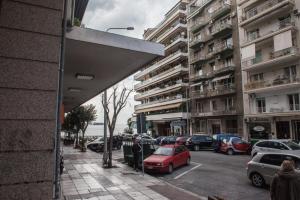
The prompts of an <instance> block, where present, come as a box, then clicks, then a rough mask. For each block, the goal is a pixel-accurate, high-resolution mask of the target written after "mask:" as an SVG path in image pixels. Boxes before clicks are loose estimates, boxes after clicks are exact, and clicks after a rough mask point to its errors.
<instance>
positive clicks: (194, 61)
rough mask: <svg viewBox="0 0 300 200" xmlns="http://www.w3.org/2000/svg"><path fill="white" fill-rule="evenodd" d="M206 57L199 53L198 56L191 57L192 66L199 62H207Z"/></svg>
mask: <svg viewBox="0 0 300 200" xmlns="http://www.w3.org/2000/svg"><path fill="white" fill-rule="evenodd" d="M206 57H207V56H205V55H203V54H202V53H198V54H196V55H193V56H191V64H194V63H196V62H199V61H204V60H206Z"/></svg>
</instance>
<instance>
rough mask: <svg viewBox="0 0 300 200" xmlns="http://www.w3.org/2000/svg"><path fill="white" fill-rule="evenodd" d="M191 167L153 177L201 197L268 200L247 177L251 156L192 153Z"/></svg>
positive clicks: (263, 192) (266, 194) (267, 194)
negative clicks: (247, 167) (214, 196)
mask: <svg viewBox="0 0 300 200" xmlns="http://www.w3.org/2000/svg"><path fill="white" fill-rule="evenodd" d="M191 155H192V159H191V161H192V162H191V165H189V166H184V167H181V168H178V169H176V170H175V171H174V172H173V173H172V174H154V176H156V177H158V178H160V179H163V180H165V181H167V182H169V183H170V184H173V185H175V186H177V187H180V188H183V189H185V190H188V191H191V192H193V193H196V194H198V195H200V196H209V195H210V196H212V195H217V196H219V197H222V198H224V199H225V200H267V199H269V190H268V189H260V188H255V187H253V186H252V185H251V182H250V180H249V179H248V178H247V171H246V165H247V162H248V161H249V160H250V156H248V155H234V156H228V155H224V154H219V153H214V152H211V151H198V152H193V151H192V152H191Z"/></svg>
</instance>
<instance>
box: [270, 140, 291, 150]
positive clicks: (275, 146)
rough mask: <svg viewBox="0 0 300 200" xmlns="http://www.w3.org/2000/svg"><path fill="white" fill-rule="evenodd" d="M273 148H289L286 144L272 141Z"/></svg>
mask: <svg viewBox="0 0 300 200" xmlns="http://www.w3.org/2000/svg"><path fill="white" fill-rule="evenodd" d="M271 148H273V149H279V150H289V149H288V148H287V147H286V146H285V145H283V144H281V143H279V142H271Z"/></svg>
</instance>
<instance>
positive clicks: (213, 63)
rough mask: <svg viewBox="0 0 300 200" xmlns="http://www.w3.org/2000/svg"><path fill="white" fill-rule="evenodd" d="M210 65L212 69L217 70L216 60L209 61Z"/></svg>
mask: <svg viewBox="0 0 300 200" xmlns="http://www.w3.org/2000/svg"><path fill="white" fill-rule="evenodd" d="M209 66H210V67H211V69H212V71H215V70H216V65H215V62H211V63H209Z"/></svg>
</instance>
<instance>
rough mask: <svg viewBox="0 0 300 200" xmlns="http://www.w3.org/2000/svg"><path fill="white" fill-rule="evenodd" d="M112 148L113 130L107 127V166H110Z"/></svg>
mask: <svg viewBox="0 0 300 200" xmlns="http://www.w3.org/2000/svg"><path fill="white" fill-rule="evenodd" d="M112 149H113V130H112V129H111V128H110V129H109V155H108V167H109V168H111V167H112Z"/></svg>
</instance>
